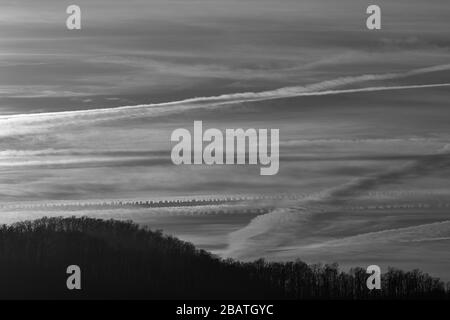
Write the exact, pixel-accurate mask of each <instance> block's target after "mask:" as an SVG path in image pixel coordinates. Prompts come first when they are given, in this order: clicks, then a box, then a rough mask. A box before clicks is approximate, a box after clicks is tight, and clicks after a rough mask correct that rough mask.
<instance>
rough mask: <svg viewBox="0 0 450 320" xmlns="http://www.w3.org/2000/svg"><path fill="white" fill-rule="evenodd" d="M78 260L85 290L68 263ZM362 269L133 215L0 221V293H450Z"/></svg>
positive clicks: (417, 277)
mask: <svg viewBox="0 0 450 320" xmlns="http://www.w3.org/2000/svg"><path fill="white" fill-rule="evenodd" d="M69 265H78V266H80V268H81V270H82V273H81V279H82V280H81V283H82V288H81V290H68V289H67V287H66V279H67V277H68V276H69V275H68V274H66V268H67V266H69ZM367 277H368V275H367V274H366V271H365V269H362V268H354V269H352V270H350V271H349V272H342V271H340V270H339V269H338V266H337V264H332V265H307V264H305V263H303V262H302V261H300V260H297V261H295V262H285V263H278V262H270V263H269V262H266V261H264V260H257V261H254V262H245V263H244V262H239V261H235V260H231V259H227V260H223V259H220V258H218V257H215V256H213V255H212V254H210V253H208V252H206V251H204V250H199V249H196V248H195V247H194V246H193V245H192V244H190V243H187V242H184V241H181V240H179V239H177V238H174V237H171V236H168V235H164V234H163V233H162V231H159V230H158V231H152V230H149V229H147V228H144V227H141V226H138V225H137V224H135V223H133V222H130V221H126V222H124V221H117V220H101V219H93V218H87V217H81V218H75V217H70V218H62V217H60V218H41V219H38V220H34V221H25V222H19V223H15V224H13V225H2V226H1V227H0V298H3V299H5V298H7V299H8V298H40V299H45V298H62V299H72V298H73V299H78V298H87V299H98V298H120V299H128V298H137V299H386V298H388V299H391V298H401V299H403V298H415V299H418V298H421V299H431V298H449V297H450V290H449V288H450V287H449V286H448V285H445V284H444V283H443V282H442V281H440V280H439V279H437V278H433V277H431V276H429V275H428V274H426V273H423V272H421V271H419V270H414V271H408V272H405V271H401V270H397V269H389V271H388V272H387V273H384V274H383V275H382V290H373V291H370V290H368V289H367V286H366V279H367Z"/></svg>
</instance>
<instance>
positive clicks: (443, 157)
mask: <svg viewBox="0 0 450 320" xmlns="http://www.w3.org/2000/svg"><path fill="white" fill-rule="evenodd" d="M366 89H367V88H366ZM448 151H449V145H448V144H446V145H444V146H443V147H442V148H440V149H439V150H437V151H436V152H434V153H432V154H427V155H425V156H424V157H421V158H419V159H418V160H415V161H412V162H408V163H406V164H405V165H403V166H401V167H397V168H393V169H388V170H386V171H383V172H380V173H377V174H375V175H369V176H366V177H362V178H357V179H355V180H352V181H350V182H348V183H345V184H342V185H340V186H337V187H334V188H330V189H328V190H324V191H323V192H320V193H317V195H316V197H310V199H304V200H303V201H301V202H300V205H302V206H304V207H306V208H298V207H296V205H293V204H292V203H289V204H288V205H287V206H286V207H285V208H278V209H276V210H274V211H272V212H269V213H267V214H264V215H260V216H257V217H256V218H254V219H253V220H252V221H250V223H249V224H248V225H247V226H245V227H244V228H242V229H239V230H237V231H235V232H233V233H231V234H230V238H229V247H228V250H227V251H225V255H226V256H236V255H238V256H239V255H242V252H243V251H251V252H252V254H255V252H256V251H257V250H261V249H262V250H267V248H268V247H269V246H272V247H273V246H274V244H275V245H279V244H281V243H283V241H286V240H288V239H289V238H290V236H291V234H292V233H294V232H295V231H296V230H295V228H296V226H298V225H299V223H301V222H302V221H307V219H308V217H309V216H311V215H312V214H315V213H317V212H321V211H323V208H325V209H326V208H327V206H330V205H332V206H334V207H336V205H341V204H343V203H345V202H346V201H348V200H349V199H351V198H353V197H356V196H358V195H359V194H360V193H361V192H363V191H369V190H374V189H377V188H378V187H380V186H382V185H386V184H389V183H394V182H397V181H399V180H400V179H402V178H404V177H406V176H408V177H418V176H421V175H424V174H427V173H432V172H435V171H437V170H441V169H443V168H448V167H450V153H449V152H448ZM255 239H257V240H255ZM249 245H252V246H251V247H250V248H249V247H248V246H249Z"/></svg>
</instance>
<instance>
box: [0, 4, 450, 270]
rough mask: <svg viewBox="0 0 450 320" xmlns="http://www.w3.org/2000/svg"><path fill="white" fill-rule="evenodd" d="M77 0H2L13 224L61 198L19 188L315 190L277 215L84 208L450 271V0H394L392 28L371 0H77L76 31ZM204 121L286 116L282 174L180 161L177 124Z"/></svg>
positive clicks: (223, 244) (0, 154)
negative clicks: (74, 21) (69, 21)
mask: <svg viewBox="0 0 450 320" xmlns="http://www.w3.org/2000/svg"><path fill="white" fill-rule="evenodd" d="M71 4H74V3H72V2H67V1H45V0H44V1H39V2H38V1H30V0H28V1H23V0H16V1H5V0H0V8H1V9H0V202H1V205H0V208H1V210H2V211H3V212H2V215H1V218H0V222H8V223H10V222H14V221H17V220H20V219H23V218H30V217H35V216H38V215H40V214H43V213H41V212H36V211H33V210H26V209H23V208H22V209H17V208H15V209H14V208H13V207H8V205H10V204H11V203H12V204H14V205H16V204H24V203H25V204H30V203H33V204H35V203H49V202H55V201H73V202H79V201H93V200H95V201H102V200H104V199H111V200H121V199H134V198H140V199H148V198H152V199H153V198H155V199H158V198H161V197H169V196H174V197H178V196H199V195H206V196H208V195H209V196H215V195H224V194H241V195H266V194H287V193H289V194H297V195H302V198H301V199H300V200H299V199H296V200H288V199H285V200H280V201H277V202H276V203H271V204H270V206H274V207H275V209H274V210H272V211H270V212H268V213H265V214H246V215H236V214H231V215H226V216H218V215H208V214H206V215H205V214H200V213H199V212H196V211H195V210H194V211H192V210H191V209H190V210H188V211H181V212H177V213H176V214H175V213H173V212H168V213H167V215H163V216H161V215H158V214H156V213H153V212H142V211H139V210H135V211H133V210H128V211H125V210H122V211H120V210H119V211H118V210H112V211H111V212H80V214H90V215H96V216H98V215H102V216H104V215H106V216H110V217H117V218H130V217H131V218H133V219H134V220H135V221H138V222H140V223H143V224H149V225H150V226H154V227H158V228H162V229H164V230H166V231H167V232H170V233H173V234H175V235H177V236H179V237H181V238H182V239H185V240H188V241H192V242H194V243H195V244H196V245H199V246H200V247H203V248H207V249H209V250H212V251H213V252H215V253H217V254H219V255H222V256H231V257H235V258H239V259H244V260H249V259H255V258H258V257H266V258H268V259H274V260H280V259H282V260H285V259H294V258H297V257H300V258H302V259H304V260H306V261H307V262H311V263H314V262H320V261H323V262H333V261H338V262H340V263H341V264H342V265H343V266H354V265H358V264H362V265H366V264H369V263H370V264H371V263H372V262H378V263H379V264H380V265H382V266H387V265H396V266H400V267H403V268H406V269H411V268H415V267H421V268H422V269H424V270H425V271H429V272H430V273H432V274H436V275H439V276H441V277H444V278H447V279H450V274H449V273H448V271H447V270H448V265H449V263H450V261H448V260H446V259H448V258H444V256H445V252H448V249H449V247H450V240H449V239H450V227H449V222H448V221H449V218H448V209H446V208H447V207H446V204H448V202H449V200H448V199H449V197H448V196H449V182H448V181H450V180H449V179H448V178H449V174H450V160H449V152H450V147H449V145H450V140H449V134H450V132H449V128H448V123H449V120H450V111H449V106H448V101H449V97H450V55H449V49H450V41H449V33H448V30H449V24H450V22H449V21H450V20H449V18H450V3H449V2H448V1H443V0H430V1H426V2H424V1H416V0H414V1H406V0H405V1H404V0H401V1H395V3H393V1H377V4H378V5H379V6H380V7H381V11H382V29H381V30H377V31H369V30H367V29H366V23H365V22H366V21H365V20H366V17H367V15H366V13H365V11H366V7H367V6H368V5H369V3H365V2H364V1H356V0H344V1H339V4H337V3H336V1H331V0H330V1H328V0H327V1H323V0H322V1H312V0H307V1H290V0H282V1H269V0H258V1H256V0H240V1H233V0H231V1H217V0H208V1H203V0H196V1H191V0H183V1H175V0H170V1H168V0H165V1H136V0H131V1H127V2H124V1H106V0H91V1H77V2H76V4H77V5H79V6H80V7H81V11H82V29H81V30H76V31H73V30H72V31H70V30H67V29H66V27H65V20H66V18H67V14H66V13H65V10H66V8H67V6H69V5H71ZM370 4H371V3H370ZM237 93H239V94H238V95H237ZM195 120H202V121H203V123H204V126H205V127H209V128H219V129H225V128H278V129H280V145H279V147H280V171H279V173H278V174H277V175H275V176H270V177H264V176H260V175H259V167H254V166H213V167H208V166H174V165H173V164H172V162H171V159H170V150H171V147H172V144H171V142H170V134H171V132H172V131H173V130H174V129H176V128H187V129H192V126H193V122H194V121H195ZM252 205H254V204H252ZM408 206H409V207H408ZM61 214H63V213H61ZM71 214H72V212H71ZM375 264H376V263H375Z"/></svg>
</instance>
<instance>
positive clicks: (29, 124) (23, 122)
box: [0, 64, 450, 137]
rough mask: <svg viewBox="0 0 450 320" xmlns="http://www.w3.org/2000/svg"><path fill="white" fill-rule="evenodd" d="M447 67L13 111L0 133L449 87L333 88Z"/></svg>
mask: <svg viewBox="0 0 450 320" xmlns="http://www.w3.org/2000/svg"><path fill="white" fill-rule="evenodd" d="M444 70H450V65H448V64H447V65H438V66H432V67H427V68H420V69H415V70H411V71H408V72H405V73H389V74H369V75H361V76H353V77H341V78H337V79H334V80H328V81H322V82H319V83H315V84H311V85H307V86H294V87H284V88H280V89H276V90H269V91H262V92H244V93H234V94H224V95H219V96H212V97H197V98H191V99H185V100H181V101H173V102H165V103H155V104H142V105H135V106H122V107H115V108H108V109H106V108H105V109H90V110H76V111H62V112H47V113H32V114H16V115H3V116H0V125H1V127H0V136H3V137H5V136H8V135H15V134H26V133H33V132H39V131H45V130H47V129H49V128H52V127H61V126H64V127H67V126H70V125H77V124H89V123H92V122H99V121H100V122H102V121H113V120H119V119H127V118H133V117H142V118H145V117H158V116H163V115H168V114H174V113H181V112H186V111H188V110H194V109H201V108H214V107H220V106H224V105H232V104H236V103H242V102H251V101H263V100H272V99H282V98H289V97H309V96H324V95H337V94H351V93H360V92H376V91H388V90H411V89H427V88H439V87H448V86H450V83H439V84H422V85H404V86H380V87H365V88H350V89H336V90H335V89H334V88H340V87H343V86H348V85H354V84H361V83H365V82H369V81H380V80H391V79H398V78H405V77H408V76H413V75H418V74H425V73H430V72H436V71H444Z"/></svg>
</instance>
